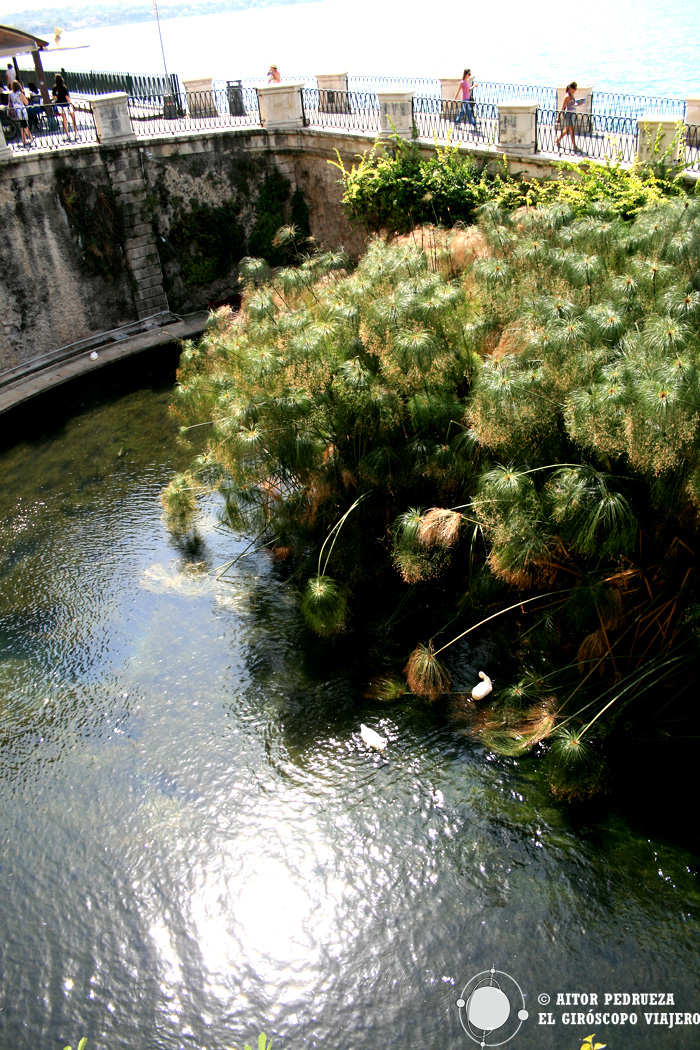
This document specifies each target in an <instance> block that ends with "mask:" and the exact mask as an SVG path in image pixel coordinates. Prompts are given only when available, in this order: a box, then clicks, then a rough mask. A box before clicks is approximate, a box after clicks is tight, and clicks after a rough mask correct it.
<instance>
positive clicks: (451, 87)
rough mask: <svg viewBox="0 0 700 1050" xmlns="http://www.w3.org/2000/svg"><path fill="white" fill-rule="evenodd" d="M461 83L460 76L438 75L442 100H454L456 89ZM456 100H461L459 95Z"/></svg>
mask: <svg viewBox="0 0 700 1050" xmlns="http://www.w3.org/2000/svg"><path fill="white" fill-rule="evenodd" d="M461 83H462V78H461V77H440V98H441V99H443V101H449V102H454V100H455V95H456V94H457V89H458V88H459V85H460V84H461ZM457 101H458V102H461V97H460V98H458V99H457Z"/></svg>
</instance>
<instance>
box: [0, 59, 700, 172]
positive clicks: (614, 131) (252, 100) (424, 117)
mask: <svg viewBox="0 0 700 1050" xmlns="http://www.w3.org/2000/svg"><path fill="white" fill-rule="evenodd" d="M356 79H357V78H356ZM420 83H421V87H420V90H421V91H422V92H423V94H417V93H416V92H415V91H414V92H412V93H411V94H412V100H411V105H412V112H413V128H414V134H415V135H416V136H417V138H418V139H420V140H428V141H436V142H438V143H440V144H444V143H446V142H448V141H449V142H452V143H454V144H459V145H463V146H465V147H467V148H473V149H475V150H479V151H484V150H486V151H493V152H497V151H498V150H499V147H500V146H501V143H500V112H501V110H502V108H503V106H504V105H505V103H504V102H503V101H501V102H500V103H499V102H496V101H475V102H474V103H473V104H472V106H471V109H470V112H469V114H468V117H469V118H473V122H470V121H469V119H467V117H465V115H464V114H461V115H460V108H461V107H460V103H458V102H454V101H453V100H451V99H443V98H441V97H440V96H439V94H432V95H430V94H427V91H428V90H429V89H430V85H429V82H420ZM438 83H439V82H438ZM309 84H310V78H307V80H306V86H304V87H301V86H300V87H299V88H298V91H299V93H300V96H301V110H302V114H303V124H304V125H305V126H307V127H309V128H325V129H338V130H346V131H354V132H360V133H364V134H367V135H368V136H369V135H372V136H376V135H377V134H379V132H380V131H381V111H380V101H379V99H380V95H379V93H378V92H377V91H372V90H364V89H363V90H355V91H340V90H332V91H329V90H324V89H319V88H315V87H313V86H309ZM487 87H489V89H490V90H489V91H486V90H483V89H482V95H486V94H489V93H490V94H491V95H494V96H495V95H496V94H497V92H496V91H495V88H496V87H497V85H490V86H487ZM503 87H504V88H508V89H509V90H510V91H511V92H515V93H516V95H517V94H521V95H522V93H523V91H526V90H527V89H526V88H525V87H523V86H520V88H518V86H517V85H504V86H503ZM516 89H517V90H516ZM535 90H539V91H540V92H541V93H542V100H541V101H540V102H539V104H538V109H537V117H536V133H535V141H534V150H532V153H533V154H534V155H536V156H540V157H542V158H548V159H557V158H561V159H567V160H581V159H593V160H601V161H604V160H610V161H611V162H616V161H619V162H620V163H621V164H623V165H629V164H632V163H634V160H635V158H636V156H637V148H638V141H639V134H640V133H639V126H638V116H637V115H634V113H635V112H638V110H639V109H640V108H641V103H640V101H639V100H637V101H636V102H635V101H634V100H633V99H632V97H631V96H630V97H629V98H628V97H627V96H609V98H610V102H609V105H610V108H611V109H615V110H617V112H614V113H603V112H600V106H601V104H602V103H601V99H602V98H603V96H602V95H601V96H600V98H599V97H598V96H596V105H595V106H594V107H592V110H593V111H592V112H590V113H581V114H579V113H577V114H576V116H575V127H574V133H575V140H576V149H574V146H573V143H572V141H571V138H570V136H566V138H563V139H562V142H561V143H560V144H559V145H557V143H556V139H557V137H558V136H559V135H560V133H561V131H562V125H561V116H560V114H559V112H558V111H557V109H556V108H555V107H553V106H552V101H551V98H550V93H549V89H534V88H533V89H532V91H535ZM620 100H622V101H620ZM642 101H643V102H645V103H646V105H647V108H649V109H650V110H651V111H652V113H653V112H654V111H655V110H658V111H659V119H662V116H663V115H662V113H661V110H662V109H663V106H662V103H665V104H667V108H668V109H670V110H671V111H673V109H674V108H675V110H676V113H675V114H674V113H673V112H671V113H670V114H669V113H667V114H665V119H666V120H669V119H671V120H673V121H676V122H677V125H678V128H679V134H680V137H681V141H680V149H679V159H680V162H681V164H682V166H683V167H684V168H685V169H686V170H687V171H689V172H698V173H700V127H698V126H697V125H688V124H684V123H683V119H684V118H683V117H682V116H681V115H680V114H679V106H683V108H684V110H685V104H684V103H679V102H678V100H663V99H659V100H656V103H657V104H656V105H653V104H652V103H654V100H647V99H645V100H642ZM624 109H627V112H626V113H625V112H622V111H623V110H624ZM74 112H75V118H76V124H77V132H76V131H75V130H74V128H73V124H72V120H71V119H70V117H69V119H68V128H69V134H68V135H66V133H65V129H64V127H63V122H62V119H61V117H60V116H58V115H57V114H56V112H55V110H54V107H51V106H49V107H45V106H42V107H35V108H34V109H33V112H32V121H31V123H32V124H33V127H32V132H33V135H34V140H35V141H34V143H33V145H32V146H31V147H25V146H23V144H22V142H21V136H20V133H19V126H18V125H17V122H16V121H12V120H11V119H10V118H8V117H7V115H6V114H5V115H4V116H3V115H2V113H0V118H1V122H2V127H3V131H4V133H5V139H6V141H7V144H8V146H9V147H10V149H11V150H12V151H13V152H14V153H17V154H20V155H21V154H26V153H28V152H30V151H34V152H37V151H38V152H44V151H48V150H50V151H53V150H61V149H65V148H68V147H70V148H73V147H75V146H84V145H94V144H97V142H98V133H97V128H96V124H95V117H94V114H93V112H92V108H91V104H90V98H89V97H87V96H82V97H76V99H75V110H74ZM128 115H129V121H130V126H131V129H132V131H133V133H134V134H135V135H136V136H137V137H144V138H145V137H148V138H153V137H156V138H157V137H159V136H166V135H167V136H168V137H172V136H177V135H183V136H184V135H191V134H192V133H193V132H195V133H196V132H201V131H205V132H206V131H213V130H220V131H226V130H228V129H232V128H243V127H248V128H251V129H254V128H261V127H263V126H264V125H263V122H262V121H261V115H260V104H259V96H258V89H257V88H256V87H255V86H253V85H242V84H241V83H240V82H230V83H228V84H226V85H225V86H218V87H217V86H214V83H213V82H212V86H211V87H207V88H206V90H202V91H192V90H182V91H180V92H179V93H177V94H175V93H173V94H169V95H166V94H161V95H151V96H129V97H128Z"/></svg>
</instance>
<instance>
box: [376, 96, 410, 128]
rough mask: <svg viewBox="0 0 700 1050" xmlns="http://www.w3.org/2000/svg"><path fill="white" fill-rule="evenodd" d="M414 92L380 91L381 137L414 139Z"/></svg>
mask: <svg viewBox="0 0 700 1050" xmlns="http://www.w3.org/2000/svg"><path fill="white" fill-rule="evenodd" d="M414 93H415V92H413V91H378V92H377V97H378V98H379V115H380V126H381V131H380V133H379V137H380V138H381V139H388V138H390V137H391V136H392V135H398V136H399V137H400V138H402V139H410V138H413V95H414Z"/></svg>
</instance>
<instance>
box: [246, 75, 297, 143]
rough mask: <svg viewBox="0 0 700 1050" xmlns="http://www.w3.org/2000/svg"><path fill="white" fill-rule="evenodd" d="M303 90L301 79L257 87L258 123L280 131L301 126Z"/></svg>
mask: <svg viewBox="0 0 700 1050" xmlns="http://www.w3.org/2000/svg"><path fill="white" fill-rule="evenodd" d="M303 90H304V81H303V80H299V81H295V82H293V83H291V84H266V85H265V87H259V88H257V92H258V104H259V106H260V123H261V124H262V125H263V127H266V128H270V129H272V130H277V129H279V130H280V131H288V130H292V129H293V128H303V126H304V110H303V107H302V97H301V93H302V91H303Z"/></svg>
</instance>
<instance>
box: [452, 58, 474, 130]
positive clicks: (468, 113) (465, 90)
mask: <svg viewBox="0 0 700 1050" xmlns="http://www.w3.org/2000/svg"><path fill="white" fill-rule="evenodd" d="M475 87H476V84H475V83H474V78H473V77H472V71H471V69H465V70H464V73H463V74H462V79H461V80H460V82H459V87H458V88H457V94H456V95H455V101H457V98H458V96H459V93H460V91H461V92H462V105H461V107H460V110H459V113H458V114H457V118H456V120H455V124H459V122H460V120H461V119H462V117H466V118H467V120H468V121H469V123H470V124H471V125H472V127H473V128H475V127H476V118H475V117H474V103H473V102H472V95H473V93H474V88H475Z"/></svg>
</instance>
